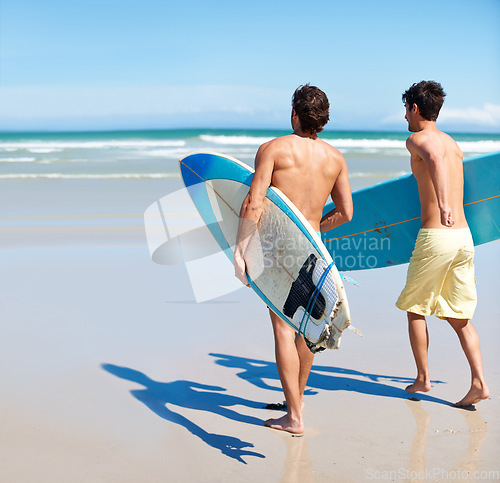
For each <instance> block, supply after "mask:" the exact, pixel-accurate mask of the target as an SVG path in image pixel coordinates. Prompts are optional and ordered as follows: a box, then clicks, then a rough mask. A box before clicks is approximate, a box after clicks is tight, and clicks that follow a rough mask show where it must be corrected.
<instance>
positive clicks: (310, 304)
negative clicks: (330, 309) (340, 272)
mask: <svg viewBox="0 0 500 483" xmlns="http://www.w3.org/2000/svg"><path fill="white" fill-rule="evenodd" d="M334 265H335V263H334V262H332V263H330V265H328V267H327V268H326V269H325V271H324V272H323V274H322V275H321V278H320V279H319V281H318V285H316V288H315V289H314V292H313V294H312V295H311V297H310V298H309V302H308V303H307V307H306V310H305V312H304V314H303V315H302V320H301V321H300V325H299V335H300V336H302V337H304V336H305V333H306V328H307V324H308V323H309V319H310V318H311V314H310V310H312V308H313V307H314V305H315V304H316V300H317V299H318V297H319V294H320V292H321V289H322V288H323V284H324V283H325V280H326V277H327V276H328V274H329V273H330V270H331V269H332V267H333V266H334ZM302 326H304V329H302Z"/></svg>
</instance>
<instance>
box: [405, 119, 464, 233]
mask: <svg viewBox="0 0 500 483" xmlns="http://www.w3.org/2000/svg"><path fill="white" fill-rule="evenodd" d="M407 147H408V150H409V151H410V154H411V170H412V172H413V175H414V176H415V178H416V180H417V183H418V191H419V196H420V204H421V217H422V227H423V228H445V227H444V226H443V224H442V222H441V211H440V199H445V200H446V202H447V205H448V207H449V209H450V210H451V213H452V214H453V218H454V220H455V223H454V225H453V226H452V227H451V228H465V227H467V221H466V219H465V214H464V209H463V186H464V178H463V165H462V160H463V154H462V151H461V150H460V148H459V147H458V145H457V143H456V142H455V141H454V140H453V139H452V138H451V137H450V136H448V135H447V134H445V133H443V132H441V131H439V130H438V129H437V128H435V129H424V130H422V131H419V132H416V133H414V134H412V135H411V136H410V137H409V138H408V141H407Z"/></svg>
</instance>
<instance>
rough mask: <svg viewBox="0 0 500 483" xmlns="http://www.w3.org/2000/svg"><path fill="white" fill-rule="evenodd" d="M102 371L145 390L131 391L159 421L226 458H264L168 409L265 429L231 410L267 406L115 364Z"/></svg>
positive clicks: (244, 444)
mask: <svg viewBox="0 0 500 483" xmlns="http://www.w3.org/2000/svg"><path fill="white" fill-rule="evenodd" d="M102 368H103V369H104V370H106V371H107V372H109V373H110V374H113V375H114V376H117V377H120V378H121V379H125V380H127V381H131V382H134V383H137V384H140V385H142V386H144V389H136V390H132V391H130V393H131V394H132V396H134V397H135V398H136V399H137V400H138V401H140V402H142V403H143V404H144V405H146V406H147V407H148V408H149V409H150V410H151V411H153V412H154V413H155V414H157V415H158V416H159V417H161V418H163V419H166V420H167V421H170V422H172V423H175V424H178V425H180V426H183V427H184V428H186V429H187V430H188V431H189V432H190V433H191V434H193V435H194V436H197V437H198V438H200V439H201V440H202V441H204V442H205V443H207V444H208V445H209V446H212V447H213V448H216V449H218V450H220V451H221V452H222V453H223V454H225V455H227V456H229V457H231V458H234V459H236V460H238V461H240V462H241V463H245V464H246V462H245V461H244V460H243V458H242V457H243V456H256V457H258V458H265V456H264V455H262V454H260V453H257V452H255V451H249V450H246V449H244V448H251V447H253V444H252V443H249V442H246V441H242V440H240V439H238V438H235V437H233V436H227V435H223V434H214V433H208V432H207V431H205V430H204V429H203V428H201V427H200V426H198V425H196V424H195V423H193V422H192V421H190V420H189V419H187V418H186V417H185V416H183V415H181V414H179V413H176V412H175V411H172V410H171V409H169V407H167V405H169V406H171V405H173V406H177V407H182V408H188V409H196V410H199V411H208V412H211V413H213V414H218V415H219V416H223V417H226V418H228V419H231V420H233V421H238V422H242V423H247V424H254V425H258V426H262V425H263V421H262V420H260V419H257V418H254V417H252V416H247V415H244V414H240V413H238V412H236V411H234V410H232V409H229V407H228V406H234V405H237V404H238V405H241V406H246V407H249V408H262V407H263V405H264V404H263V403H262V402H254V401H249V400H248V399H242V398H239V397H236V396H231V395H229V394H224V393H223V391H225V389H224V388H223V387H219V386H208V385H206V384H200V383H197V382H192V381H173V382H157V381H153V380H152V379H150V378H149V377H148V376H146V375H145V374H143V373H142V372H139V371H137V370H135V369H130V368H127V367H120V366H115V365H113V364H102Z"/></svg>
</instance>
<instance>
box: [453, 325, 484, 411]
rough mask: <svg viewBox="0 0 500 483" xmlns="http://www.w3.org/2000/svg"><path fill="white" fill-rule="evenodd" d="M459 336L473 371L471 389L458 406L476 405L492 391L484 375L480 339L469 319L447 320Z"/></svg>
mask: <svg viewBox="0 0 500 483" xmlns="http://www.w3.org/2000/svg"><path fill="white" fill-rule="evenodd" d="M446 320H447V321H448V323H449V324H450V325H451V326H452V327H453V329H454V330H455V332H456V333H457V335H458V338H459V340H460V344H461V346H462V349H463V351H464V354H465V357H467V361H468V362H469V366H470V371H471V387H470V390H469V392H468V393H467V394H466V395H465V397H464V398H463V399H462V400H460V401H459V402H457V403H456V405H457V406H469V405H470V404H476V403H478V402H479V401H482V400H483V399H487V398H488V397H489V396H490V391H489V389H488V386H487V385H486V382H485V380H484V375H483V364H482V360H481V349H480V346H479V337H478V335H477V332H476V329H475V328H474V326H473V325H472V322H471V321H470V320H467V319H453V318H448V319H446Z"/></svg>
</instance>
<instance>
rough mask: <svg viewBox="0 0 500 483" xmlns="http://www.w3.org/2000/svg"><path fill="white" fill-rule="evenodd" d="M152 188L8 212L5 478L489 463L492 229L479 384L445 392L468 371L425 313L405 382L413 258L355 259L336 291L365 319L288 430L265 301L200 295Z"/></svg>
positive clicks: (482, 292) (442, 473) (449, 470)
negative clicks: (168, 235) (470, 396)
mask: <svg viewBox="0 0 500 483" xmlns="http://www.w3.org/2000/svg"><path fill="white" fill-rule="evenodd" d="M54 186H55V187H53V188H52V190H53V192H54V193H55V195H57V190H58V188H57V186H56V185H54ZM20 189H21V190H23V189H25V192H28V191H29V187H28V188H26V185H24V187H22V188H20ZM120 190H121V189H120ZM161 190H162V187H160V186H159V185H156V184H150V185H148V187H146V188H145V189H144V190H143V191H140V193H137V192H135V194H134V195H133V196H132V199H128V198H127V194H128V193H127V188H126V186H125V185H123V191H119V193H118V195H117V196H118V197H119V198H120V197H121V198H120V199H122V200H123V203H115V202H114V201H113V202H109V203H108V202H107V201H106V200H100V201H99V203H97V202H95V203H94V204H92V203H90V202H89V204H88V205H85V204H83V205H82V203H84V202H83V201H82V200H84V199H85V197H86V196H89V198H92V197H91V196H90V194H91V193H92V190H89V187H88V185H83V184H81V185H79V186H77V187H76V189H75V190H73V191H72V192H71V196H69V198H70V202H68V203H66V204H65V205H64V209H62V208H58V207H57V206H58V205H56V204H54V202H51V201H50V200H47V199H46V198H45V197H44V196H45V195H46V193H42V194H43V195H44V196H41V198H40V199H37V197H36V195H32V196H33V200H32V201H33V206H36V207H37V210H38V212H37V213H33V212H32V211H33V210H31V209H30V207H29V205H28V204H26V205H23V206H21V205H20V204H17V205H16V209H15V210H14V212H13V213H9V216H8V217H7V216H4V217H3V218H2V225H1V228H2V240H4V243H3V244H2V250H1V251H0V257H1V260H2V262H1V267H2V277H1V282H0V283H1V287H0V289H1V293H2V300H1V305H2V324H1V325H0V354H1V356H0V361H1V365H2V368H3V390H2V398H1V399H0V418H1V426H2V437H1V438H0V454H1V455H2V456H1V462H0V478H1V480H2V481H12V482H32V481H38V482H65V481H75V482H80V481H81V482H88V481H92V482H96V481H102V482H136V481H143V482H157V481H181V482H183V481H207V482H208V481H228V482H229V481H235V480H240V481H255V480H259V481H263V482H267V481H269V482H274V481H287V482H289V481H301V482H308V481H325V482H326V481H359V480H364V479H378V480H380V479H382V480H398V481H400V480H404V479H405V478H408V479H425V478H424V477H425V476H426V477H427V479H430V477H429V475H432V476H433V477H434V478H435V479H441V480H446V479H451V478H452V477H453V475H454V474H455V476H456V474H457V472H460V475H461V477H462V478H464V475H465V474H466V473H464V472H468V473H467V474H470V475H473V474H474V472H480V473H477V474H476V479H481V478H482V479H494V477H495V475H496V478H497V479H498V478H499V477H500V466H499V464H498V449H499V441H500V430H499V428H500V425H499V422H500V399H499V395H498V394H499V387H500V372H499V369H498V368H499V367H500V364H499V362H500V358H499V355H498V348H497V345H498V341H499V340H500V338H499V335H500V329H499V325H498V322H499V317H498V313H497V311H496V303H495V302H496V299H497V297H498V295H497V292H498V283H497V280H496V277H497V274H498V273H499V269H500V265H499V257H498V253H499V245H498V243H493V244H488V245H484V246H480V247H477V251H476V278H477V282H478V293H479V303H478V308H477V311H476V315H475V318H474V324H475V326H476V329H477V331H478V333H479V337H480V340H481V347H482V351H483V363H484V369H485V374H486V378H487V381H488V384H489V386H490V390H491V398H490V399H489V400H486V401H484V402H482V403H480V404H478V405H477V406H476V408H477V410H476V411H473V412H469V411H464V410H459V409H455V408H452V407H451V403H453V402H455V401H457V400H459V399H460V398H461V397H462V396H463V395H464V394H465V393H466V391H467V390H468V386H469V370H468V366H467V363H466V360H465V357H464V356H463V353H462V351H461V349H460V347H459V344H458V340H457V339H456V336H455V334H454V333H453V331H452V329H451V328H450V327H448V326H447V325H446V323H445V322H442V321H440V320H438V319H436V318H434V317H431V318H430V319H429V332H430V367H431V379H432V381H433V382H432V385H433V387H432V390H431V392H430V393H427V394H425V395H423V394H414V395H408V394H407V393H406V392H405V391H404V388H405V387H406V385H408V384H409V383H410V382H411V381H412V380H413V378H414V375H415V368H414V363H413V358H412V355H411V350H410V346H409V342H408V336H407V329H406V317H405V314H404V313H403V312H401V311H399V310H398V309H397V308H396V307H394V301H395V299H396V298H397V295H398V294H399V291H400V290H401V287H402V286H403V284H404V279H405V274H406V266H399V267H392V268H387V269H382V270H376V271H366V272H356V273H351V274H350V275H351V276H353V277H354V278H355V279H356V280H357V281H359V282H360V283H361V287H355V286H353V285H348V286H347V293H348V298H349V301H350V305H351V312H352V317H353V324H354V325H355V326H356V327H358V328H359V329H361V330H362V331H363V334H364V335H363V337H362V338H360V337H358V336H357V335H355V334H354V333H352V332H348V333H346V334H345V335H344V337H343V339H342V344H341V348H340V350H339V351H327V352H323V353H321V354H319V355H317V356H316V358H315V364H314V366H313V370H312V372H311V376H310V379H309V386H308V391H307V395H306V398H305V424H306V429H305V433H304V436H303V437H301V438H296V437H292V436H290V435H288V434H284V433H281V432H279V431H275V430H271V429H268V428H265V427H263V422H264V420H265V419H267V418H269V417H276V416H277V415H278V414H279V413H277V412H274V411H269V410H266V409H263V408H262V407H263V406H264V405H265V404H267V403H277V402H281V401H282V400H283V395H282V392H281V389H280V384H279V379H278V375H277V371H276V366H275V363H274V348H273V341H272V331H271V326H270V322H269V320H268V315H267V310H266V307H265V306H264V304H263V303H262V302H260V300H259V299H258V298H257V297H256V296H255V295H254V294H253V293H252V292H251V290H249V289H245V288H242V289H240V290H238V291H235V292H231V293H228V294H227V295H224V296H222V297H219V298H216V299H213V300H209V301H207V302H205V303H196V302H195V297H194V294H193V290H192V288H191V284H190V278H189V275H188V273H187V272H186V269H185V267H183V266H162V265H157V264H155V263H153V262H152V261H151V258H150V256H149V251H148V247H147V244H146V239H145V236H144V228H143V226H142V213H143V211H144V210H145V209H146V208H147V206H148V204H149V203H150V202H152V201H154V200H155V199H156V198H155V196H157V197H158V196H161ZM5 193H6V191H5V190H4V191H3V195H2V196H3V197H4V198H5V197H6V196H7V195H6V194H5ZM114 199H116V196H115V198H114ZM127 200H128V201H127ZM43 203H46V206H45V207H44V206H41V204H43ZM96 207H98V208H96ZM35 211H36V210H35ZM77 211H78V214H79V215H80V217H76V216H72V215H74V214H76V213H77ZM107 215H110V216H109V217H106V216H107ZM111 215H113V216H111ZM117 215H119V216H117ZM64 216H66V218H64ZM68 216H69V218H68ZM47 217H49V218H50V219H49V218H47ZM54 217H56V218H54ZM57 217H63V218H57ZM7 218H9V219H7ZM58 220H59V221H58ZM68 220H70V221H68ZM117 220H121V221H119V222H117ZM186 325H189V326H190V327H191V329H192V330H191V335H189V336H182V335H181V334H182V330H183V328H184V327H185V326H186ZM413 399H417V400H413ZM495 471H496V473H491V472H495ZM453 472H455V473H453ZM492 475H493V477H492ZM486 476H487V477H486ZM464 479H465V478H464Z"/></svg>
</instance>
